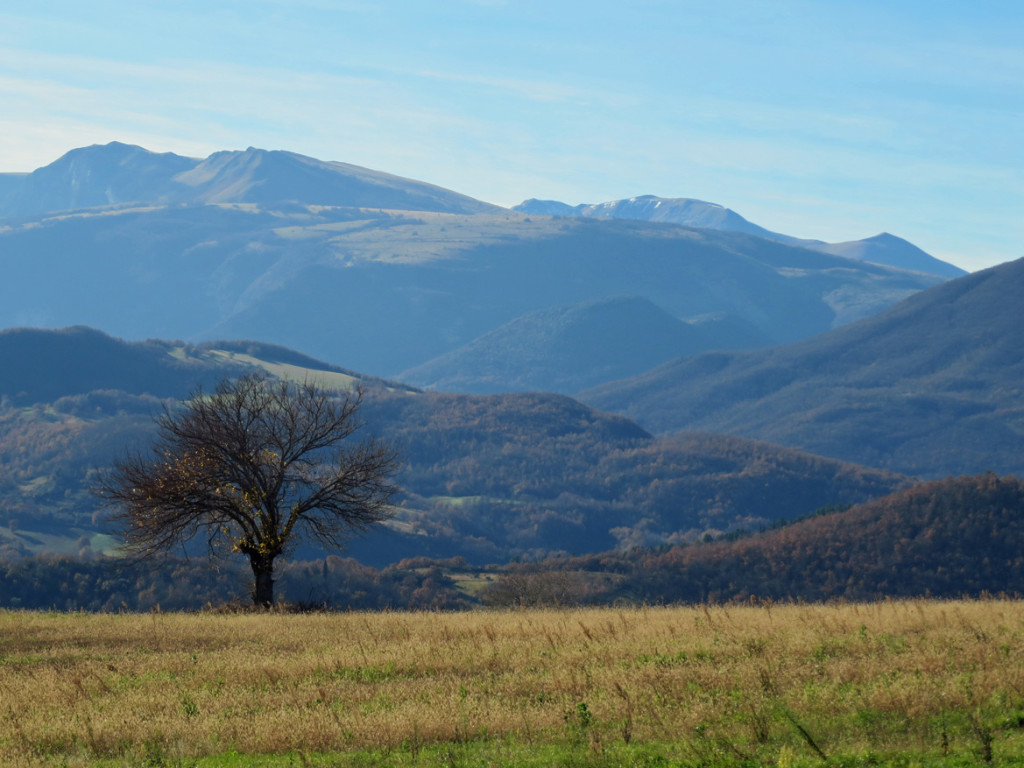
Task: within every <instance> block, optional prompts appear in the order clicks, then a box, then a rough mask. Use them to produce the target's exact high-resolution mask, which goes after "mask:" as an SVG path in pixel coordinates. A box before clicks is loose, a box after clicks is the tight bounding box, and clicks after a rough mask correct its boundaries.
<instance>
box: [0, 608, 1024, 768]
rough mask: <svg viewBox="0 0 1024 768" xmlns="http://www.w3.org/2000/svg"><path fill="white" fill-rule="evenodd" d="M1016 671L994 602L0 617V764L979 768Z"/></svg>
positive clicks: (1008, 706)
mask: <svg viewBox="0 0 1024 768" xmlns="http://www.w3.org/2000/svg"><path fill="white" fill-rule="evenodd" d="M1022 664H1024V603H1020V602H1014V601H1000V600H992V601H978V602H929V601H908V602H887V603H878V604H870V605H836V606H818V605H815V606H797V605H775V606H738V607H703V606H698V607H673V608H625V609H592V610H591V609H588V610H572V611H569V610H563V611H555V610H531V611H508V612H484V611H481V612H474V613H455V614H444V613H379V614H370V613H346V614H300V615H287V614H278V613H269V614H240V615H218V614H150V615H130V614H126V615H95V614H40V613H31V612H0V763H2V764H4V765H8V764H10V765H17V764H20V762H19V761H21V762H25V763H29V762H32V761H36V762H52V761H54V760H57V759H60V760H62V761H70V762H69V763H68V764H71V765H76V764H89V761H90V760H96V759H100V758H104V757H117V756H124V755H131V754H137V753H138V750H139V749H140V745H153V744H158V745H160V748H161V749H162V750H164V751H166V752H167V753H168V754H175V755H180V756H188V757H199V756H202V755H212V754H218V753H222V752H225V751H227V750H237V751H238V752H242V753H249V754H256V753H280V752H285V751H288V750H302V751H311V752H316V751H331V750H341V751H345V750H353V749H359V748H369V747H382V746H398V745H402V744H406V745H408V744H428V743H432V742H445V741H461V740H472V739H480V738H483V737H505V736H508V737H511V738H513V739H515V740H516V741H517V742H522V743H534V744H540V743H550V742H552V741H560V740H561V741H566V742H572V741H573V740H576V741H578V742H579V743H586V744H587V745H588V748H590V749H599V748H600V745H601V744H602V743H604V744H610V743H613V742H618V743H621V742H624V741H625V742H630V741H633V742H636V741H650V742H657V743H672V742H675V743H679V744H681V745H687V744H689V745H690V746H689V747H688V748H690V749H691V750H692V749H696V748H699V746H700V744H708V745H712V746H714V747H715V748H716V749H722V750H731V751H733V752H735V753H736V754H740V755H760V754H771V755H775V756H782V757H785V756H786V755H787V754H789V753H791V752H793V751H794V750H797V751H803V752H806V751H808V750H811V749H812V744H811V742H812V741H813V742H814V746H813V748H814V749H818V748H820V749H821V750H822V751H823V752H826V753H828V752H830V751H833V750H836V749H842V750H844V751H846V752H854V753H856V752H857V751H858V750H879V749H882V750H884V749H889V748H894V749H896V748H898V749H905V748H913V749H920V750H923V751H924V752H933V753H934V752H941V751H944V750H945V749H947V748H950V744H951V742H952V748H956V747H957V745H958V744H960V745H962V746H963V747H964V748H970V749H977V750H981V752H980V753H979V754H981V753H983V752H984V749H985V742H986V741H987V742H988V745H989V748H991V747H992V744H993V742H995V743H996V747H997V748H998V745H999V740H1000V739H1004V740H1009V739H1012V738H1015V736H1014V735H1013V734H1014V733H1015V731H1013V729H1015V728H1018V727H1019V726H1020V724H1021V723H1024V669H1022ZM1014 718H1016V719H1014ZM787 750H788V752H787ZM773 759H774V758H773ZM76 761H78V762H76Z"/></svg>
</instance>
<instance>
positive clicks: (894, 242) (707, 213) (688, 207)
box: [514, 195, 967, 277]
mask: <svg viewBox="0 0 1024 768" xmlns="http://www.w3.org/2000/svg"><path fill="white" fill-rule="evenodd" d="M514 210H517V211H522V212H523V213H531V214H543V215H547V216H587V217H591V218H597V219H635V220H637V221H661V222H667V223H671V224H683V225H685V226H688V227H703V228H707V229H719V230H722V231H724V232H745V233H746V234H748V235H756V236H757V237H764V238H767V239H769V240H777V241H778V242H780V243H787V244H789V245H798V246H801V247H804V248H810V249H811V250H814V251H821V252H822V253H831V254H834V255H836V256H845V257H847V258H850V259H858V260H860V261H871V262H874V263H876V264H887V265H889V266H891V267H899V268H900V269H909V270H914V271H918V272H925V273H927V274H933V275H941V276H943V277H960V276H961V275H965V274H967V273H966V272H965V271H964V270H962V269H960V267H957V266H954V265H953V264H949V263H948V262H945V261H941V260H940V259H936V258H935V257H934V256H931V255H929V254H927V253H925V252H924V251H922V250H921V249H920V248H918V247H917V246H916V245H913V244H912V243H908V242H907V241H906V240H904V239H902V238H899V237H896V236H895V235H890V234H889V233H888V232H882V233H881V234H878V235H875V236H874V237H869V238H866V239H864V240H854V241H851V242H845V243H826V242H822V241H821V240H808V239H803V238H798V237H792V236H790V235H783V234H780V233H778V232H772V231H771V230H768V229H765V228H764V227H760V226H758V225H757V224H753V223H751V222H749V221H747V220H746V219H745V218H743V217H742V216H740V215H739V214H738V213H736V212H735V211H733V210H730V209H729V208H726V207H724V206H721V205H717V204H715V203H706V202H704V201H703V200H693V199H691V198H685V197H684V198H664V197H655V196H654V195H641V196H640V197H631V198H628V199H625V200H612V201H611V202H607V203H598V204H592V205H587V204H582V205H576V206H570V205H567V204H566V203H560V202H558V201H556V200H535V199H534V200H526V201H524V202H522V203H520V204H519V205H517V206H515V208H514Z"/></svg>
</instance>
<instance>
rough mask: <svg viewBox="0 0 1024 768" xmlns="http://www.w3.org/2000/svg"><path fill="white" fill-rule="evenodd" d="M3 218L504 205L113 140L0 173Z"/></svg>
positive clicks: (270, 154)
mask: <svg viewBox="0 0 1024 768" xmlns="http://www.w3.org/2000/svg"><path fill="white" fill-rule="evenodd" d="M0 192H2V193H3V194H2V196H0V217H4V216H12V215H15V216H25V215H39V214H45V213H50V212H55V211H65V210H70V209H81V208H92V207H98V206H106V205H115V204H126V203H146V204H160V205H166V204H174V203H190V204H217V203H257V204H274V203H279V202H289V203H295V202H297V203H300V204H306V205H325V206H338V207H353V208H382V209H396V210H408V211H431V212H442V213H460V214H467V213H497V212H499V211H503V210H505V209H503V208H500V207H499V206H495V205H490V204H489V203H484V202H481V201H479V200H474V199H473V198H471V197H468V196H466V195H461V194H459V193H457V192H452V191H451V190H447V189H443V188H442V187H438V186H435V185H433V184H428V183H426V182H421V181H415V180H413V179H406V178H402V177H400V176H394V175H392V174H388V173H384V172H381V171H374V170H371V169H369V168H361V167H359V166H356V165H349V164H346V163H339V162H325V161H322V160H317V159H315V158H312V157H307V156H305V155H300V154H297V153H295V152H287V151H283V150H266V149H260V148H258V147H251V146H250V147H248V148H247V149H245V150H242V151H237V150H223V151H219V152H214V153H213V154H211V155H210V156H209V157H207V158H205V159H202V160H200V159H196V158H189V157H182V156H180V155H175V154H173V153H170V152H168V153H162V154H161V153H156V152H151V151H149V150H147V149H144V148H143V147H139V146H136V145H134V144H125V143H123V142H117V141H112V142H110V143H108V144H103V145H100V144H94V145H92V146H88V147H79V148H77V149H72V150H71V151H69V152H67V153H65V154H64V155H63V156H62V157H60V158H58V159H57V160H55V161H54V162H53V163H51V164H49V165H47V166H44V167H43V168H39V169H37V170H35V171H33V172H32V173H30V174H0Z"/></svg>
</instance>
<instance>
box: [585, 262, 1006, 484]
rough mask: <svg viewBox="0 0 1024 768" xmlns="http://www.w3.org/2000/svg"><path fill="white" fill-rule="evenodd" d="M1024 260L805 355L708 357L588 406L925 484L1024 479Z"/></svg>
mask: <svg viewBox="0 0 1024 768" xmlns="http://www.w3.org/2000/svg"><path fill="white" fill-rule="evenodd" d="M1021 291H1024V260H1018V261H1014V262H1009V263H1007V264H1002V265H1000V266H997V267H993V268H991V269H987V270H984V271H981V272H977V273H974V274H971V275H967V276H965V277H961V278H958V279H957V280H953V281H950V282H948V283H945V284H943V285H941V286H936V287H934V288H931V289H929V290H928V291H924V292H922V293H919V294H916V295H914V296H912V297H910V298H908V299H906V300H904V301H902V302H900V303H899V304H897V305H896V306H894V307H892V308H890V309H889V310H887V311H885V312H882V313H880V314H879V315H876V316H875V317H871V318H867V319H865V320H862V321H860V322H858V323H854V324H851V325H848V326H845V327H843V328H838V329H836V330H833V331H830V332H829V333H826V334H822V335H819V336H816V337H814V338H811V339H806V340H804V341H801V342H797V343H795V344H791V345H788V346H781V347H773V348H770V349H764V350H752V351H746V352H721V353H708V354H703V355H698V356H695V357H691V358H686V359H680V360H676V361H673V362H671V363H667V364H665V365H663V366H661V367H659V368H657V369H654V370H652V371H650V372H648V373H646V374H643V375H641V376H638V377H635V378H632V379H627V380H623V381H621V382H613V383H610V384H605V385H601V386H600V387H595V388H593V389H591V390H588V391H587V392H584V393H582V394H581V398H582V399H583V400H584V401H586V402H588V403H590V404H592V405H595V406H596V407H599V408H604V409H607V410H610V411H613V412H617V413H621V414H624V415H626V416H628V417H630V418H632V419H635V420H636V421H637V422H638V423H640V424H642V425H643V426H645V427H646V428H647V429H650V430H652V431H655V432H659V433H670V432H673V431H675V430H679V429H702V430H709V431H715V432H722V433H728V434H735V435H740V436H744V437H749V438H754V439H759V440H767V441H770V442H773V443H779V444H783V445H789V446H793V447H798V448H801V449H804V450H808V451H812V452H814V453H818V454H822V455H826V456H833V457H836V458H840V459H843V460H845V461H852V462H857V463H860V464H866V465H869V466H877V467H886V468H889V469H892V470H893V471H898V472H905V473H907V474H912V475H917V476H922V477H941V476H943V475H950V474H965V473H974V472H982V471H985V470H987V469H992V470H995V471H997V472H1001V473H1022V472H1024V406H1022V405H1021V398H1020V394H1021V383H1020V382H1021V381H1022V380H1024V336H1022V335H1021V333H1020V329H1021V328H1022V327H1024V308H1022V305H1021V302H1020V300H1019V296H1020V293H1021Z"/></svg>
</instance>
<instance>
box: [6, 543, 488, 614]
mask: <svg viewBox="0 0 1024 768" xmlns="http://www.w3.org/2000/svg"><path fill="white" fill-rule="evenodd" d="M446 565H447V566H448V567H449V569H450V568H451V566H452V565H453V564H452V563H450V562H449V563H445V562H444V561H439V562H434V563H431V565H430V566H429V567H423V568H411V567H408V566H407V565H404V564H403V565H396V566H394V567H390V568H384V569H379V570H378V569H375V568H370V567H368V566H365V565H362V564H360V563H359V562H357V561H355V560H353V559H351V558H342V557H334V556H332V557H328V558H326V559H324V560H319V561H313V562H292V563H282V565H281V567H280V568H279V569H278V571H277V573H276V574H275V575H276V578H277V579H278V583H277V592H278V595H279V598H280V600H281V602H282V604H283V605H285V606H291V607H293V608H297V609H353V610H384V609H398V608H403V609H439V610H460V609H465V608H469V607H471V606H472V605H473V602H474V601H471V600H468V599H467V598H466V597H465V596H464V595H463V594H461V593H460V592H458V591H457V590H456V589H455V583H454V581H453V580H452V578H451V576H450V575H449V573H446V572H445V571H444V570H442V568H443V567H444V566H446ZM455 565H456V567H457V566H459V565H461V562H457V563H455ZM251 581H252V574H251V572H249V570H248V569H247V568H244V567H243V566H242V564H241V563H236V562H229V563H219V564H211V563H209V562H208V561H206V560H189V561H182V560H165V561H155V562H152V563H145V564H132V565H130V564H126V563H123V562H120V561H116V560H112V559H108V558H100V559H93V560H83V559H80V558H72V557H69V556H52V555H42V556H38V557H29V558H24V559H20V560H17V561H9V562H4V563H0V607H2V608H12V609H32V610H57V611H101V612H117V611H152V610H157V609H159V610H173V611H182V610H184V611H189V610H201V609H204V608H206V609H222V608H228V609H230V608H233V607H248V606H250V605H251V604H252V600H251V596H250V594H249V585H250V583H251Z"/></svg>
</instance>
